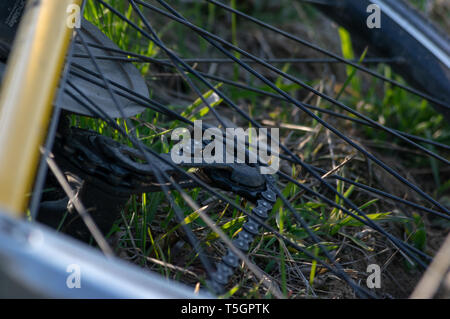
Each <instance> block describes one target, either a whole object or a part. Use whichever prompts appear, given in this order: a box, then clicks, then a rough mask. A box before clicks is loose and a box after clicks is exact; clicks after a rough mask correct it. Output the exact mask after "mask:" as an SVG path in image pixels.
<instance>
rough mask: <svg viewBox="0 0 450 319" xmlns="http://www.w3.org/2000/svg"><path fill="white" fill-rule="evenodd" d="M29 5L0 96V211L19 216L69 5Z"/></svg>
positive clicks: (62, 50)
mask: <svg viewBox="0 0 450 319" xmlns="http://www.w3.org/2000/svg"><path fill="white" fill-rule="evenodd" d="M81 2H82V0H58V1H55V0H40V1H38V0H29V1H28V3H27V7H26V10H25V13H24V15H23V18H22V21H21V24H20V27H19V30H18V33H17V36H16V39H15V42H14V45H13V48H12V50H11V54H10V56H9V60H8V66H7V69H6V73H5V77H4V79H3V84H2V88H1V93H0V207H1V208H2V209H4V210H6V211H9V212H12V214H13V215H16V216H21V214H22V213H23V212H24V211H25V209H26V206H27V203H28V197H27V193H29V192H30V191H31V189H32V186H33V182H34V178H35V174H36V169H37V165H38V161H39V153H40V150H39V148H40V146H41V145H42V143H43V142H44V139H45V136H46V132H47V128H48V123H49V121H50V118H51V113H52V104H53V100H54V97H55V93H56V91H57V87H58V83H59V80H60V76H61V72H62V69H63V66H64V60H65V57H66V54H67V50H68V47H69V43H70V38H71V35H72V31H73V30H72V29H70V27H69V26H68V21H69V16H68V13H67V11H68V10H67V9H68V7H69V5H72V4H75V5H81Z"/></svg>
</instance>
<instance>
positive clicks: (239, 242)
mask: <svg viewBox="0 0 450 319" xmlns="http://www.w3.org/2000/svg"><path fill="white" fill-rule="evenodd" d="M273 182H274V178H273V176H267V177H266V189H265V190H264V191H262V192H259V193H258V196H257V197H258V198H259V199H257V200H256V206H255V207H254V208H253V209H252V210H251V213H252V215H251V216H247V220H246V222H245V223H244V224H243V225H242V230H241V231H240V232H239V233H238V235H237V237H236V238H235V239H233V240H232V243H233V245H234V246H235V247H236V248H238V249H240V250H241V251H242V252H243V253H245V254H248V252H249V250H250V246H251V244H252V243H253V241H254V239H255V237H256V236H258V235H260V229H261V226H260V224H259V223H258V222H257V221H256V219H255V218H254V217H252V216H256V217H257V218H258V219H259V220H260V221H261V222H265V221H266V220H267V219H268V218H269V212H270V211H271V210H272V208H273V204H274V203H275V202H276V200H277V196H276V192H275V191H274V190H273V189H272V187H273ZM238 266H239V257H238V256H236V254H235V253H234V252H233V251H232V250H231V249H230V248H228V249H227V253H226V255H225V256H223V257H222V259H221V261H220V262H219V263H217V264H216V271H215V272H214V273H213V274H212V278H210V280H209V286H210V287H211V288H212V290H213V291H214V292H215V293H217V294H222V293H224V286H225V285H227V284H228V282H229V280H230V278H231V276H233V274H234V270H235V269H236V268H237V267H238Z"/></svg>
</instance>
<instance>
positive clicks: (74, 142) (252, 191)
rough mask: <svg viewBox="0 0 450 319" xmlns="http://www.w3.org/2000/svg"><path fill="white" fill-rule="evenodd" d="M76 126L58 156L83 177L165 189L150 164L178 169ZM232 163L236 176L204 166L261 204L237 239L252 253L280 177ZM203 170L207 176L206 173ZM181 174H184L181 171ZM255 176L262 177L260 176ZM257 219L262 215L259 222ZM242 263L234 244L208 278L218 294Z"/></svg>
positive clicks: (226, 186) (134, 189)
mask: <svg viewBox="0 0 450 319" xmlns="http://www.w3.org/2000/svg"><path fill="white" fill-rule="evenodd" d="M70 132H71V133H70V134H68V135H65V136H62V138H61V137H60V138H58V139H57V141H56V143H55V147H54V153H55V155H56V156H55V159H56V160H57V162H58V161H59V162H60V163H61V165H64V166H66V168H67V169H68V170H69V171H73V170H75V171H76V173H77V174H78V175H79V174H80V173H81V175H83V178H85V179H89V181H90V182H93V181H94V182H97V183H100V184H101V187H105V186H106V185H110V187H111V189H115V188H117V189H118V190H119V191H118V192H121V193H124V192H127V191H128V192H129V193H130V194H131V193H138V192H145V191H155V190H159V189H158V187H157V186H154V189H152V187H151V185H153V184H154V183H155V181H154V176H153V175H152V173H151V172H152V171H153V169H152V168H151V167H150V165H159V166H160V167H159V168H160V169H164V170H165V171H167V172H170V173H171V175H176V172H175V170H174V169H170V168H169V165H168V164H166V163H162V162H161V160H159V159H158V160H157V159H156V158H155V162H154V163H152V164H150V165H149V164H142V163H138V162H132V161H129V160H128V159H129V158H127V159H126V157H123V156H122V155H123V154H125V153H126V154H128V155H133V156H135V157H139V155H138V152H137V150H135V149H131V148H129V147H127V146H124V145H123V144H120V143H118V142H116V141H114V140H112V139H110V138H107V137H104V136H102V135H100V134H98V133H97V132H93V131H87V130H82V129H76V128H71V129H70ZM121 154H122V155H121ZM148 154H150V153H148ZM150 155H151V154H150ZM161 155H164V154H161ZM166 155H167V154H166ZM151 158H152V159H153V158H154V156H153V155H151ZM166 159H167V158H166ZM220 167H222V166H220ZM230 167H231V168H232V169H234V170H233V174H234V175H237V176H234V178H233V180H230V176H229V175H233V174H229V173H227V174H224V172H226V171H223V170H217V169H216V168H215V166H214V164H210V165H204V166H202V168H201V169H202V170H203V172H204V173H206V175H207V176H208V178H209V179H210V181H209V184H210V185H212V186H213V187H217V188H221V189H223V190H226V191H231V192H233V193H235V194H239V195H241V196H243V197H244V198H246V199H247V200H249V201H251V202H253V203H255V204H256V206H255V207H254V208H253V209H252V210H251V214H250V215H249V216H247V220H246V221H245V222H244V224H243V226H242V230H241V231H240V232H239V233H238V235H237V237H236V238H235V239H233V240H232V243H233V245H235V247H236V248H238V249H240V250H241V251H242V252H243V253H246V254H247V253H248V251H249V249H250V246H251V244H252V243H253V241H254V239H255V237H256V236H258V235H259V234H260V229H261V226H260V223H261V222H265V221H266V220H267V219H268V217H269V212H270V211H271V210H272V208H273V204H274V203H275V202H276V200H277V196H276V192H275V191H274V183H275V179H274V177H273V176H272V175H266V176H265V177H263V176H262V175H260V174H259V172H258V174H259V176H256V175H255V173H254V172H255V169H254V168H252V169H249V168H248V166H247V165H246V164H234V166H230ZM146 174H147V175H146ZM252 174H253V176H252ZM239 175H241V176H242V180H245V181H247V182H248V183H249V184H252V185H253V184H255V185H258V184H260V183H262V182H261V181H264V182H263V184H264V186H263V187H259V188H258V187H256V188H251V187H245V186H243V185H242V184H240V176H239ZM244 175H245V176H244ZM197 176H198V177H200V179H202V175H201V174H200V175H197ZM177 177H178V178H180V175H178V176H177ZM255 180H257V181H256V182H255ZM181 185H182V184H181ZM257 219H259V222H258V220H257ZM238 266H239V258H238V256H236V254H235V253H233V251H232V250H231V249H230V248H228V249H227V253H226V254H225V255H224V256H223V257H222V258H221V260H220V262H218V263H217V264H216V270H215V272H214V273H213V274H212V275H211V276H210V277H211V278H209V280H208V283H209V287H210V289H212V290H213V291H214V292H215V293H216V294H222V293H223V292H224V286H225V285H226V284H228V282H229V279H230V277H231V276H232V275H233V274H234V271H235V269H236V268H237V267H238Z"/></svg>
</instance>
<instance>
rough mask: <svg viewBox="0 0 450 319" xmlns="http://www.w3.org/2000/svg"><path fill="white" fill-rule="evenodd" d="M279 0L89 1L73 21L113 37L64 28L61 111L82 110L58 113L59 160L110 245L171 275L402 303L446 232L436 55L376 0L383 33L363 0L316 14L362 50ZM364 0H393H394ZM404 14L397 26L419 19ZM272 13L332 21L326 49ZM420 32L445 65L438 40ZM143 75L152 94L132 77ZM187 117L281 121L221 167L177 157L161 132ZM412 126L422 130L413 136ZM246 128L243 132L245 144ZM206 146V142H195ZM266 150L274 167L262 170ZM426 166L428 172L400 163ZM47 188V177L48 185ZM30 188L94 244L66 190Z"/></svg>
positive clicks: (251, 288) (214, 287) (212, 121)
mask: <svg viewBox="0 0 450 319" xmlns="http://www.w3.org/2000/svg"><path fill="white" fill-rule="evenodd" d="M325 2H327V1H325ZM287 3H288V4H292V5H293V7H295V9H296V11H295V12H293V10H291V8H290V7H289V8H287V9H286V8H285V9H283V6H277V5H274V7H271V3H270V2H268V3H265V2H261V3H260V2H255V3H252V4H247V5H244V4H243V5H242V7H239V8H238V9H239V10H238V9H237V8H236V4H235V3H234V2H232V5H231V6H228V5H226V4H223V3H220V2H217V1H215V0H208V1H205V2H194V3H193V4H194V5H192V4H185V2H183V1H180V2H175V3H172V4H170V5H169V4H168V3H166V2H165V1H163V0H158V1H155V3H151V2H149V1H145V2H144V1H141V0H129V1H113V0H110V1H103V0H92V1H86V2H85V3H84V15H85V18H86V19H88V20H89V21H90V22H91V23H93V24H94V25H96V26H97V27H98V28H99V29H100V30H101V31H103V32H104V34H105V35H106V36H107V37H108V38H109V39H110V41H112V42H108V41H107V40H101V41H97V40H98V39H99V38H101V37H102V36H100V35H98V36H94V37H92V36H91V35H92V33H94V32H95V31H92V32H91V33H89V32H87V30H88V28H90V27H88V25H89V24H87V23H85V22H83V24H84V27H83V28H81V29H79V30H77V32H76V37H75V39H74V50H73V55H72V58H73V60H70V61H71V64H70V76H69V77H68V80H67V81H66V82H65V83H62V84H61V90H64V91H65V92H66V97H65V99H66V100H64V101H65V102H66V105H67V104H69V103H70V105H72V107H69V106H65V105H64V103H63V104H62V105H60V106H61V107H62V108H66V109H68V110H69V111H71V112H76V113H78V114H84V115H88V116H89V117H83V116H80V115H64V117H63V118H62V119H61V121H60V126H59V128H58V131H57V132H53V135H54V134H55V133H56V138H55V145H54V147H53V153H54V156H55V161H56V162H57V163H58V165H59V166H60V167H61V168H62V170H63V171H64V172H65V173H66V178H67V179H68V181H69V182H70V183H71V185H72V187H73V188H74V189H75V190H76V191H77V197H78V198H79V199H81V201H82V202H85V203H86V207H88V208H93V210H92V211H91V214H92V217H93V219H94V220H95V222H96V223H97V224H98V225H99V227H100V230H101V231H102V232H103V235H105V236H107V237H109V238H110V241H109V243H110V244H113V245H115V251H116V252H118V253H121V254H122V255H124V256H125V257H126V258H127V259H132V260H133V261H134V262H136V263H138V264H141V265H144V266H145V267H147V268H150V269H152V270H156V271H159V272H161V274H163V275H165V276H167V277H170V278H174V279H179V278H182V281H183V282H185V283H189V284H192V285H195V284H198V283H201V286H202V287H205V288H207V289H210V290H211V291H212V292H214V293H216V294H223V293H226V294H227V295H228V296H230V295H233V296H237V297H244V296H246V297H255V296H257V297H260V296H263V295H266V294H269V295H271V296H276V297H353V296H358V297H386V296H388V297H389V296H395V297H405V296H407V295H408V294H409V293H410V292H411V291H412V289H413V287H414V284H415V282H417V281H418V279H419V277H420V269H425V268H426V266H427V264H428V263H429V262H430V261H431V260H432V257H431V256H430V254H431V255H432V254H433V253H434V251H435V250H436V249H437V248H438V247H437V246H433V245H431V246H426V242H425V239H424V236H427V235H428V236H431V237H432V238H433V236H435V237H434V239H435V240H436V241H437V242H439V240H441V239H442V238H443V236H442V234H443V233H445V232H447V231H448V224H445V221H448V219H449V215H448V213H449V211H448V206H446V204H445V202H444V201H445V198H446V196H445V191H446V190H447V189H448V183H446V180H447V177H446V176H448V167H449V166H448V164H449V161H448V150H449V147H448V135H445V134H446V132H448V126H447V123H446V122H445V120H444V118H443V116H442V115H438V114H437V113H435V112H434V111H433V110H431V109H430V108H429V107H427V104H434V105H436V107H437V109H438V110H439V111H442V113H443V114H446V112H448V107H449V106H448V101H449V99H448V92H449V90H447V89H446V88H448V85H449V81H448V66H446V65H445V59H444V60H442V59H440V57H439V56H436V54H434V53H433V52H431V50H430V49H429V48H428V47H427V46H426V45H424V43H423V42H420V41H418V40H417V38H415V37H416V35H414V34H410V33H408V34H409V35H406V34H405V29H404V25H403V26H399V24H398V23H397V22H398V21H395V19H394V18H393V16H390V15H388V14H386V12H385V13H384V15H383V16H382V23H383V28H385V29H381V31H380V30H369V29H367V27H366V25H365V22H366V19H367V14H366V11H365V10H363V9H365V8H366V7H367V6H364V5H365V4H366V3H365V2H360V3H358V5H355V2H354V1H341V2H339V3H338V5H337V6H332V8H333V9H331V10H330V9H329V8H330V6H331V5H330V4H326V5H324V4H323V2H322V5H321V7H320V8H321V9H322V10H323V11H325V12H327V13H328V14H331V15H332V16H333V18H335V19H336V20H337V21H339V22H341V23H343V24H346V20H348V19H347V18H349V17H350V18H351V19H350V20H351V21H353V22H355V21H359V23H356V22H355V23H354V24H346V26H347V27H348V28H349V31H350V34H351V35H357V34H363V35H365V34H370V36H364V37H363V38H364V40H365V44H364V46H366V45H369V50H368V53H367V54H368V58H367V60H366V58H365V56H366V52H364V53H363V54H362V56H361V58H360V59H356V60H355V54H354V52H352V49H351V44H350V43H351V42H350V41H349V39H348V37H349V36H348V33H347V32H346V31H345V30H343V29H340V30H339V33H338V34H339V35H340V39H341V41H340V42H339V41H336V39H334V40H333V38H334V37H335V35H336V30H333V27H332V26H330V24H327V23H329V22H327V20H324V18H323V17H322V16H319V15H317V11H314V9H312V8H311V7H309V6H307V5H304V4H298V5H297V4H296V3H295V5H294V3H291V2H287ZM372 3H373V1H372ZM376 3H379V4H382V5H386V6H387V5H390V6H389V8H390V9H391V10H392V11H393V12H394V13H397V14H399V12H400V11H399V8H397V7H395V6H392V3H391V2H390V1H385V2H384V1H376ZM367 4H369V2H367ZM172 6H173V7H172ZM382 7H383V6H382ZM385 8H386V7H385ZM401 9H402V15H403V16H404V17H408V19H406V18H405V20H407V21H423V20H421V18H420V17H419V15H417V14H416V13H414V11H412V10H411V9H406V7H402V8H401ZM403 9H404V10H403ZM275 10H277V13H279V15H280V16H282V17H283V18H286V19H292V20H291V21H294V22H295V25H298V20H299V19H298V16H297V15H298V14H300V15H301V17H302V18H305V17H307V16H308V15H311V16H312V17H313V18H311V19H310V20H309V21H308V23H315V24H316V25H320V26H322V28H323V29H321V30H326V31H323V32H321V36H322V37H323V39H322V40H324V42H325V43H326V44H328V45H329V46H330V47H332V48H331V49H329V48H321V47H319V46H318V45H316V44H311V43H310V41H308V40H307V39H306V37H307V33H308V29H306V31H305V30H300V31H298V30H296V29H295V28H294V27H292V28H293V30H294V31H291V32H287V31H281V30H280V29H279V28H278V27H276V26H275V24H276V21H271V22H270V23H263V22H262V20H261V19H259V18H256V17H255V16H257V15H260V16H263V17H264V18H267V17H266V16H265V15H266V14H265V13H266V12H271V13H272V12H275ZM341 10H345V11H341ZM244 12H248V14H247V13H244ZM277 15H278V14H277ZM269 18H270V17H269ZM344 18H346V19H344ZM227 19H228V20H227ZM294 22H293V23H294ZM241 23H242V24H241ZM302 25H307V23H306V22H305V23H303V24H302ZM324 25H327V27H324ZM416 25H417V24H416ZM224 26H230V27H229V28H225V27H224ZM426 26H428V24H426ZM417 28H419V29H420V30H422V31H423V32H422V34H423V35H424V36H425V37H426V38H427V39H428V40H429V41H432V40H433V42H435V43H438V44H439V48H441V51H442V52H447V59H448V50H447V51H446V48H448V46H446V45H445V43H446V42H445V41H447V40H446V39H445V37H438V38H437V40H436V39H435V38H433V39H432V37H431V36H430V34H433V35H434V36H436V34H435V33H427V32H425V29H426V28H428V27H424V26H422V25H419V26H418V27H417ZM242 30H245V31H242ZM267 30H269V31H271V32H272V33H268V32H267ZM299 33H300V34H299ZM272 34H273V35H272ZM329 34H331V36H330V35H329ZM402 35H405V36H402ZM436 37H437V36H436ZM286 39H289V41H287V40H286ZM380 39H382V41H380ZM312 40H317V41H319V42H320V40H318V39H312ZM447 44H448V42H447ZM305 45H307V46H308V48H307V49H304V46H305ZM333 46H337V48H338V49H339V47H340V46H342V49H343V51H344V57H341V56H339V55H338V54H336V53H333V51H331V50H334V52H337V51H338V49H336V47H334V48H333ZM372 46H374V47H375V49H376V50H375V51H373V52H372V51H371V48H372ZM405 49H408V50H405ZM406 52H407V53H406ZM352 53H353V54H352ZM287 54H288V55H287ZM300 54H305V55H300ZM319 54H326V55H327V57H326V58H324V57H323V56H320V55H319ZM377 54H378V55H377ZM379 54H386V55H381V57H380V56H379ZM199 56H205V58H199ZM298 56H300V57H298ZM349 59H353V60H352V61H349ZM425 61H426V64H425ZM447 61H448V60H447ZM337 62H340V63H342V64H344V66H346V67H347V69H346V68H345V67H344V66H342V65H339V64H338V63H337ZM366 62H367V64H365V63H366ZM380 62H383V63H385V64H387V65H389V66H392V68H393V69H394V70H396V71H397V72H399V73H400V74H401V75H402V76H404V77H405V79H406V80H408V81H410V83H411V85H414V87H415V88H411V87H409V86H408V84H406V83H405V82H403V80H402V79H400V78H395V77H393V76H391V75H390V68H389V67H387V66H386V65H377V63H380ZM310 63H315V64H314V65H311V64H310ZM279 64H282V65H283V67H277V65H279ZM335 64H338V65H336V66H335ZM372 64H373V66H372ZM130 65H133V66H132V67H130ZM292 65H295V66H292ZM330 65H331V66H330ZM363 65H364V66H363ZM366 65H367V66H366ZM411 65H414V68H411V67H410V66H411ZM136 68H137V69H138V70H139V71H140V73H141V77H142V78H140V79H138V77H137V75H136V72H135V69H136ZM352 68H353V69H352ZM117 69H121V71H120V72H118V73H115V72H113V71H111V72H112V73H108V72H109V71H110V70H117ZM354 69H358V70H360V71H364V74H365V75H355V72H354V71H353V70H354ZM380 70H381V71H382V72H384V73H383V74H380V73H379V71H380ZM124 76H125V77H126V76H128V77H129V78H130V80H129V81H128V82H127V83H128V84H126V83H124V80H123V77H124ZM377 78H378V79H381V80H382V81H380V82H376V81H375V80H374V79H377ZM142 79H144V80H145V81H146V83H147V86H148V89H149V92H150V94H146V92H145V89H139V90H137V89H136V87H140V88H142ZM423 79H427V81H423ZM130 83H135V85H134V86H133V84H130ZM93 88H95V89H93ZM93 92H94V94H92V93H93ZM405 92H408V93H405ZM427 100H428V101H429V102H427ZM69 101H71V102H69ZM108 101H109V103H108ZM308 103H309V104H308ZM313 103H314V104H313ZM409 104H418V105H422V107H420V108H418V107H417V106H416V107H411V111H410V113H409V114H408V115H409V116H410V115H413V116H414V118H408V119H405V118H398V117H396V115H398V112H400V111H402V112H405V109H407V108H408V107H410V106H409ZM129 105H131V106H132V107H134V108H135V109H136V110H138V111H140V110H141V108H142V109H143V108H145V109H147V110H145V111H144V112H143V113H142V114H140V115H135V116H132V117H131V118H130V117H129V115H130V114H135V113H136V111H132V112H130V113H128V114H127V112H126V111H127V110H129V109H130V107H129ZM389 105H394V106H395V108H394V109H393V110H389V109H388V110H386V106H389ZM93 114H94V115H95V117H96V118H98V119H93V118H92V115H93ZM119 115H120V116H119ZM117 117H121V118H124V119H123V120H116V118H117ZM127 117H129V118H128V119H125V118H127ZM199 119H201V120H203V122H204V123H205V126H203V127H202V128H200V131H201V132H202V131H203V132H206V130H207V129H208V128H211V126H213V127H214V126H217V127H218V128H219V132H221V133H220V136H222V134H225V132H226V131H225V129H226V128H235V127H242V128H248V127H253V128H257V129H260V131H259V132H263V131H261V129H262V128H263V127H264V126H265V127H269V128H270V127H279V128H280V137H281V141H280V143H279V144H278V143H276V140H277V138H276V137H277V136H276V131H272V133H273V134H270V135H269V136H267V134H266V137H267V139H266V141H265V142H264V139H262V140H261V141H258V143H257V144H256V146H257V147H258V146H265V147H266V148H267V144H271V146H270V148H271V151H269V152H268V155H271V156H272V159H270V157H267V156H266V157H265V158H262V157H261V156H257V161H256V162H254V161H253V162H252V161H251V159H254V158H252V155H251V154H252V153H251V149H252V147H255V144H253V145H250V147H249V148H250V153H247V154H246V156H244V158H243V162H245V163H242V158H238V159H237V158H236V157H238V155H236V156H232V158H233V160H232V163H227V162H226V161H225V163H222V162H220V163H219V162H216V163H211V161H206V160H205V159H204V158H203V159H202V160H200V161H198V162H196V161H195V159H194V158H196V155H198V154H194V155H193V157H194V158H192V157H188V158H189V159H190V160H192V161H190V162H184V163H181V164H180V163H178V164H177V163H176V162H175V161H174V152H172V151H170V150H172V149H174V147H176V145H177V143H176V142H177V141H176V140H175V136H174V135H172V138H173V139H171V138H168V137H167V136H168V133H170V134H171V133H172V132H173V131H174V130H175V129H176V128H179V127H191V128H192V127H194V129H195V128H196V127H195V123H194V122H195V120H199ZM54 120H55V121H57V120H58V119H54ZM386 122H388V123H386ZM405 122H406V123H405ZM425 122H426V123H428V122H429V123H431V124H429V123H428V124H426V123H425ZM197 123H198V122H197ZM388 124H389V125H388ZM413 124H417V125H418V126H419V128H418V129H416V130H410V128H411V126H412V125H413ZM208 125H209V126H208ZM390 125H392V127H391V126H390ZM427 125H431V126H428V127H427ZM420 127H422V129H420ZM405 130H406V132H405ZM430 130H431V131H430ZM215 132H216V135H214V136H215V139H219V138H218V136H219V135H218V133H217V131H215ZM427 132H428V133H427ZM58 133H59V134H58ZM194 134H195V133H194ZM252 134H253V135H252ZM252 134H250V137H248V136H247V139H245V138H243V139H242V140H241V141H244V144H245V142H247V147H248V146H249V145H248V144H251V143H252V136H253V138H255V135H254V133H252ZM53 135H52V134H50V139H52V138H53V137H54V136H53ZM258 137H261V136H259V135H256V138H258ZM239 138H242V136H241V137H239V136H238V139H239ZM210 140H211V139H210V138H209V139H208V140H207V139H206V138H205V139H203V138H202V137H201V138H200V141H197V142H199V144H200V145H201V146H200V149H203V151H204V150H205V149H207V148H208V147H210V146H211V144H212V142H210ZM233 141H234V140H233ZM207 142H209V144H208V143H207ZM272 142H274V143H275V144H272ZM202 143H204V145H202ZM187 145H188V144H187ZM189 146H191V145H190V144H189ZM277 146H279V151H277V150H273V149H276V148H277ZM188 149H189V148H188ZM194 149H195V146H194ZM438 150H439V151H438ZM214 151H215V152H211V151H210V155H212V156H213V157H214V156H215V155H216V154H217V153H219V147H216V148H215V149H214ZM247 151H248V149H247ZM225 153H226V152H224V154H225ZM244 153H245V152H244ZM175 155H176V154H175ZM258 155H260V154H258ZM217 158H219V159H220V158H222V159H223V158H224V155H223V156H222V155H219V156H218V157H217ZM277 158H280V169H279V170H275V171H276V172H275V173H274V174H273V176H272V175H267V174H261V173H260V169H261V167H263V168H264V167H265V166H272V164H273V163H274V162H276V159H277ZM394 159H396V160H394ZM429 163H431V164H429ZM425 165H430V167H431V173H430V172H428V168H426V169H425V171H426V172H427V175H426V176H428V177H429V176H432V178H434V180H433V181H432V182H429V181H428V180H427V181H426V182H425V180H424V178H423V177H421V175H420V173H417V172H412V171H413V170H417V171H418V172H420V169H421V170H422V171H423V167H426V166H425ZM186 168H189V169H190V170H186ZM413 168H414V169H413ZM192 169H195V170H196V171H195V172H192ZM275 176H276V178H274V177H275ZM405 176H407V177H405ZM416 178H421V179H422V180H423V181H422V180H421V181H420V187H419V186H417V184H418V183H417V182H416V181H414V180H415V179H416ZM57 184H58V183H57V182H56V181H55V180H54V178H53V177H52V176H49V177H48V178H47V182H46V185H47V186H48V187H51V188H56V189H57V188H58V186H57ZM36 185H37V186H36V188H35V195H34V196H35V198H37V200H36V201H37V202H41V203H40V205H39V207H40V209H39V214H38V220H41V221H45V222H46V223H47V224H53V226H55V227H58V226H59V227H60V228H61V229H62V230H63V231H64V232H66V233H69V234H71V235H73V236H75V237H77V238H79V239H82V240H85V241H88V240H89V237H90V232H89V230H88V229H87V228H86V227H84V226H83V220H82V219H81V218H79V217H78V215H77V214H76V212H75V209H73V207H72V206H73V205H72V203H73V201H72V199H71V198H66V196H65V195H64V193H63V192H62V191H61V190H58V191H56V192H44V194H43V199H42V200H41V199H39V196H41V195H40V194H39V193H40V191H39V188H41V187H42V181H41V183H39V181H38V182H37V184H36ZM48 187H46V188H48ZM422 188H425V189H426V191H424V190H422ZM183 189H184V190H183ZM429 192H431V193H432V194H433V196H431V195H429V194H428V193H429ZM130 194H134V195H133V196H132V197H131V199H130V198H129V196H130ZM34 211H38V209H37V207H34V208H33V207H32V212H34ZM114 212H115V213H114ZM206 212H207V214H206ZM208 216H209V217H208ZM443 221H444V222H443ZM180 225H181V226H180ZM439 234H441V235H439ZM228 238H231V239H232V241H231V240H230V239H228ZM435 245H436V244H435ZM189 248H190V249H189ZM187 251H190V252H189V253H187ZM239 260H241V261H244V263H243V265H242V264H240V263H239ZM369 265H375V268H377V267H376V266H378V269H381V270H382V271H381V273H382V277H381V278H382V283H383V284H382V285H381V287H379V285H378V284H379V282H378V281H374V282H373V283H372V285H370V284H369V281H367V284H366V279H367V271H368V269H369V268H368V266H369ZM246 269H249V270H250V271H248V272H247V271H245V270H246ZM344 287H347V288H344ZM378 287H379V288H378ZM400 287H401V288H400ZM377 288H378V289H377Z"/></svg>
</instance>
